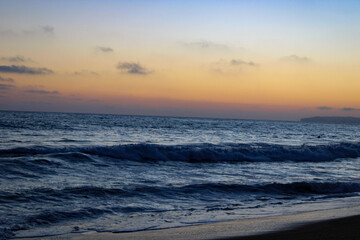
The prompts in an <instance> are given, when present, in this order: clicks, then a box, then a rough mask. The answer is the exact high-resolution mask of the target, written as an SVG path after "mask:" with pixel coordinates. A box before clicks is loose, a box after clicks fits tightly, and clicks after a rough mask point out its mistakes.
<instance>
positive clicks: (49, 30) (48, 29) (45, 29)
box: [41, 25, 54, 35]
mask: <svg viewBox="0 0 360 240" xmlns="http://www.w3.org/2000/svg"><path fill="white" fill-rule="evenodd" d="M41 30H42V32H43V33H45V34H48V35H53V34H54V27H52V26H48V25H46V26H41Z"/></svg>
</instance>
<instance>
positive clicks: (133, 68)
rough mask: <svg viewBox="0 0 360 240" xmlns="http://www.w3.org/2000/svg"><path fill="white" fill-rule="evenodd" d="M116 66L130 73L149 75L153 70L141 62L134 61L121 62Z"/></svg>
mask: <svg viewBox="0 0 360 240" xmlns="http://www.w3.org/2000/svg"><path fill="white" fill-rule="evenodd" d="M116 68H117V69H119V70H121V71H122V72H124V73H128V74H139V75H148V74H150V73H152V71H150V70H148V69H147V68H146V67H144V66H142V65H141V64H140V63H134V62H119V63H118V65H117V66H116Z"/></svg>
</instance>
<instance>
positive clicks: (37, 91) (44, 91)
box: [25, 89, 60, 95]
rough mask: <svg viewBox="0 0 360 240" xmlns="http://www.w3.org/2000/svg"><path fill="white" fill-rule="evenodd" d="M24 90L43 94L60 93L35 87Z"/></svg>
mask: <svg viewBox="0 0 360 240" xmlns="http://www.w3.org/2000/svg"><path fill="white" fill-rule="evenodd" d="M25 92H27V93H34V94H45V95H52V94H55V95H56V94H60V92H58V91H46V90H37V89H30V90H25Z"/></svg>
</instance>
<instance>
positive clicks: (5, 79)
mask: <svg viewBox="0 0 360 240" xmlns="http://www.w3.org/2000/svg"><path fill="white" fill-rule="evenodd" d="M0 82H15V80H14V79H13V78H4V77H2V76H0Z"/></svg>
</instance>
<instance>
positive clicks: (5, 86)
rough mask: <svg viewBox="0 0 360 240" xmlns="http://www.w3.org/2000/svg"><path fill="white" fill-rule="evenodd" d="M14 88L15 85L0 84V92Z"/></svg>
mask: <svg viewBox="0 0 360 240" xmlns="http://www.w3.org/2000/svg"><path fill="white" fill-rule="evenodd" d="M12 88H14V85H11V84H0V90H10V89H12Z"/></svg>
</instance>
